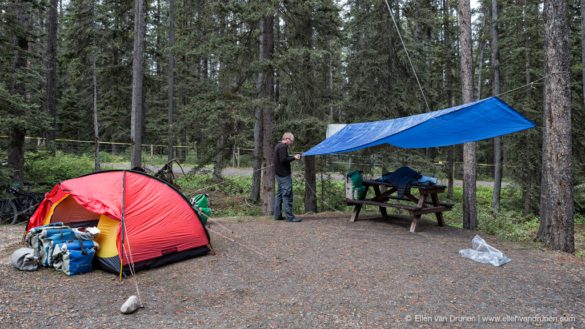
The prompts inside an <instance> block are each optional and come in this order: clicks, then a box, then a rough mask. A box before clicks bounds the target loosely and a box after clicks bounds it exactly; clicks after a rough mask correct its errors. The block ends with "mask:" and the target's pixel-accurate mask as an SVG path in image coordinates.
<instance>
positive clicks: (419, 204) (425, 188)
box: [345, 180, 453, 233]
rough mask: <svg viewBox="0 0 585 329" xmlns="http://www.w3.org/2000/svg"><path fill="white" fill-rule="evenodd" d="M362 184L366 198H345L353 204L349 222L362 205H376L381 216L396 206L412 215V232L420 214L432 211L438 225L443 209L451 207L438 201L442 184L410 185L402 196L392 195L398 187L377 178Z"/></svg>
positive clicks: (442, 222)
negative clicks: (387, 209) (372, 194)
mask: <svg viewBox="0 0 585 329" xmlns="http://www.w3.org/2000/svg"><path fill="white" fill-rule="evenodd" d="M362 184H363V185H364V186H365V187H366V193H365V195H366V198H364V199H363V200H354V199H346V200H345V202H346V203H347V204H348V205H353V206H354V209H353V213H352V215H351V218H350V221H351V222H355V221H356V220H358V217H359V214H360V211H361V209H362V206H364V205H372V206H378V207H379V209H380V213H381V214H382V216H383V217H388V214H387V212H386V208H397V209H401V210H406V211H408V212H409V213H410V214H411V215H412V222H411V224H410V232H412V233H414V232H415V231H416V227H417V225H418V221H419V219H420V218H421V216H422V215H424V214H430V213H434V214H435V216H436V217H437V223H438V224H439V226H443V225H444V221H443V211H448V210H451V208H452V207H453V205H452V204H450V203H444V202H440V201H439V193H443V192H444V191H445V188H446V187H445V186H443V185H423V184H421V185H410V186H408V187H407V188H406V190H405V192H404V196H403V197H398V196H396V195H393V194H394V193H395V192H397V191H398V187H397V186H395V185H392V184H390V183H386V182H383V181H377V180H364V181H363V183H362ZM380 187H385V188H386V190H385V191H382V190H381V188H380ZM370 189H372V190H373V191H374V193H375V195H374V196H373V197H371V198H368V197H367V196H368V192H369V191H370ZM411 190H417V191H418V196H415V195H412V193H411ZM429 197H430V200H429ZM390 200H399V201H408V202H412V203H414V204H405V203H398V202H390Z"/></svg>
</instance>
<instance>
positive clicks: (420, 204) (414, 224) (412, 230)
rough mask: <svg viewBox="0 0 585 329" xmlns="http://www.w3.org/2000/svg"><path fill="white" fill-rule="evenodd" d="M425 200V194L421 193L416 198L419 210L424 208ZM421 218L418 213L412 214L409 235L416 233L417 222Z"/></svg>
mask: <svg viewBox="0 0 585 329" xmlns="http://www.w3.org/2000/svg"><path fill="white" fill-rule="evenodd" d="M425 198H426V194H423V193H421V194H420V195H419V197H418V204H417V206H418V207H419V208H423V207H424V206H425ZM420 218H421V214H420V213H416V212H415V213H413V214H412V222H411V223H410V233H415V232H416V227H417V226H418V221H419V220H420Z"/></svg>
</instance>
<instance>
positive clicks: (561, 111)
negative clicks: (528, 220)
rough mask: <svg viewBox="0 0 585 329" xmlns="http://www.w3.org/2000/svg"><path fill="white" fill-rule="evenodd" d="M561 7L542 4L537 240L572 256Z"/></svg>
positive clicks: (565, 33)
mask: <svg viewBox="0 0 585 329" xmlns="http://www.w3.org/2000/svg"><path fill="white" fill-rule="evenodd" d="M567 7H568V4H567V1H566V0H545V1H544V45H545V48H544V66H545V71H544V73H545V82H544V95H545V100H544V120H543V122H544V131H543V139H544V140H543V143H542V145H543V150H542V184H541V192H540V227H539V230H538V239H539V240H541V241H542V242H544V244H545V245H546V246H547V247H550V248H553V249H557V250H563V251H567V252H574V251H575V240H574V223H573V177H572V165H571V151H572V150H571V88H570V87H571V85H570V83H571V80H570V71H569V70H570V63H569V56H570V53H569V24H568V23H569V22H568V15H567Z"/></svg>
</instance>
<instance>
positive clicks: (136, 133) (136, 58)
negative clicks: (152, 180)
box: [130, 0, 145, 168]
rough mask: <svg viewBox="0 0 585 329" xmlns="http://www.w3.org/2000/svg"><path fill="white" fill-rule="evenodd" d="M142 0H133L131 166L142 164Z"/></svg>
mask: <svg viewBox="0 0 585 329" xmlns="http://www.w3.org/2000/svg"><path fill="white" fill-rule="evenodd" d="M144 35H145V28H144V0H135V14H134V51H133V54H132V116H131V119H130V120H131V126H130V139H131V144H132V156H131V167H132V168H135V167H140V166H142V127H143V121H144V103H143V95H142V89H143V81H144Z"/></svg>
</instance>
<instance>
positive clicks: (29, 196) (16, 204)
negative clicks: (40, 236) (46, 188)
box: [0, 187, 45, 224]
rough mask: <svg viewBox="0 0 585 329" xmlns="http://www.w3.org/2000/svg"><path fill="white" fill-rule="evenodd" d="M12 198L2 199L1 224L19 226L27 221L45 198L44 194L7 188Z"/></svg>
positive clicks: (0, 205) (0, 202) (0, 200)
mask: <svg viewBox="0 0 585 329" xmlns="http://www.w3.org/2000/svg"><path fill="white" fill-rule="evenodd" d="M5 191H6V193H7V194H8V195H9V196H10V197H9V198H6V199H0V224H17V223H19V222H22V221H25V220H27V219H28V218H29V217H30V216H32V214H33V213H34V211H35V209H36V208H37V206H38V205H39V203H41V201H42V200H43V199H44V198H45V194H44V193H38V192H27V191H20V190H18V189H15V188H14V187H8V188H6V190H5Z"/></svg>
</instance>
